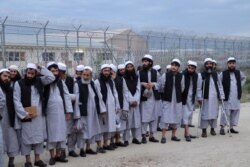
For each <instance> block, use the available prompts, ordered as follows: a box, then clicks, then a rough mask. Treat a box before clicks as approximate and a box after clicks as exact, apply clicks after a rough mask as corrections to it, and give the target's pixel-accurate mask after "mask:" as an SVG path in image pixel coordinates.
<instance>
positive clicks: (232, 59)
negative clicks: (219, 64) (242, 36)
mask: <svg viewBox="0 0 250 167" xmlns="http://www.w3.org/2000/svg"><path fill="white" fill-rule="evenodd" d="M229 61H234V62H236V59H235V58H234V57H229V58H228V59H227V62H229Z"/></svg>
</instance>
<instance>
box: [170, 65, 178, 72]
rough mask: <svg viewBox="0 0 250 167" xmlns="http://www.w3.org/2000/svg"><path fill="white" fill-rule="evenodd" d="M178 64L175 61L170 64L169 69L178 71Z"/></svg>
mask: <svg viewBox="0 0 250 167" xmlns="http://www.w3.org/2000/svg"><path fill="white" fill-rule="evenodd" d="M178 70H179V66H178V65H177V64H176V63H172V64H171V71H172V72H178Z"/></svg>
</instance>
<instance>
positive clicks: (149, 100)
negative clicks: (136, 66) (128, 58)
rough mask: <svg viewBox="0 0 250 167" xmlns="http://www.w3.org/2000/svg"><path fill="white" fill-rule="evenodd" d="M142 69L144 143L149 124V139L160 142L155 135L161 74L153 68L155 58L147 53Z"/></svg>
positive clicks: (140, 73) (140, 76)
mask: <svg viewBox="0 0 250 167" xmlns="http://www.w3.org/2000/svg"><path fill="white" fill-rule="evenodd" d="M142 63H143V66H142V70H140V71H139V78H140V82H141V103H140V107H141V117H142V143H143V144H146V143H147V139H146V132H147V128H148V126H149V130H150V136H149V141H150V142H154V143H158V142H159V140H157V139H156V138H155V137H154V132H155V131H156V129H157V119H158V111H157V109H158V108H157V105H156V100H160V94H159V92H158V82H159V75H158V74H157V71H156V70H154V69H153V68H152V66H153V58H152V56H151V55H148V54H146V55H145V56H144V57H143V58H142Z"/></svg>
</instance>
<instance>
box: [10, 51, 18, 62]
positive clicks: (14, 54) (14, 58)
mask: <svg viewBox="0 0 250 167" xmlns="http://www.w3.org/2000/svg"><path fill="white" fill-rule="evenodd" d="M19 60H20V54H19V52H9V61H19Z"/></svg>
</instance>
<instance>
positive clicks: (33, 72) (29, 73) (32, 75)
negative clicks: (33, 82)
mask: <svg viewBox="0 0 250 167" xmlns="http://www.w3.org/2000/svg"><path fill="white" fill-rule="evenodd" d="M35 76H36V70H34V69H30V68H29V69H27V71H26V77H27V78H28V79H33V78H35Z"/></svg>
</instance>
